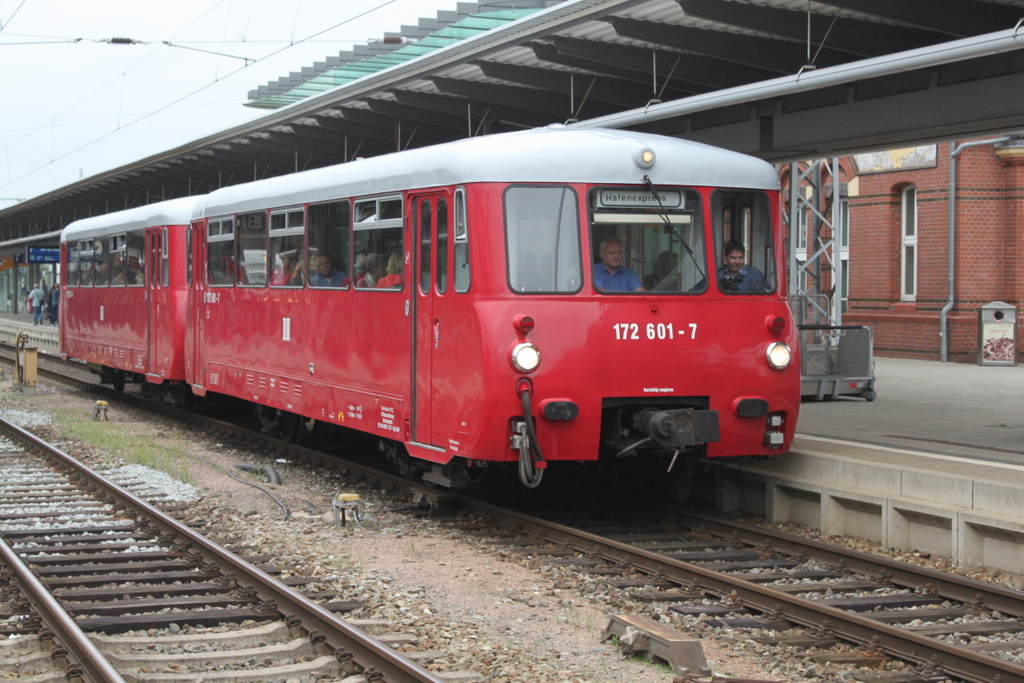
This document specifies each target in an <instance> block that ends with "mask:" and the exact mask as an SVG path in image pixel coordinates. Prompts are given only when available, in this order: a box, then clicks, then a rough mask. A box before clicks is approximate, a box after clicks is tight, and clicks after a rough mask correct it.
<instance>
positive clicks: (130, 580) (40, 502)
mask: <svg viewBox="0 0 1024 683" xmlns="http://www.w3.org/2000/svg"><path fill="white" fill-rule="evenodd" d="M0 444H2V446H3V448H2V450H0V466H2V468H3V471H4V473H5V476H4V480H3V482H2V483H0V539H2V540H3V543H4V546H2V547H4V548H6V549H7V551H6V552H5V558H4V559H5V560H7V562H6V564H8V566H9V567H12V571H15V572H16V574H17V576H18V583H19V584H20V585H21V587H22V588H21V590H23V591H24V590H25V589H24V586H26V585H28V586H33V587H34V588H33V593H32V594H31V596H30V600H29V601H30V602H31V603H32V605H33V606H34V607H36V609H37V610H39V609H40V605H44V606H45V607H44V609H45V610H46V611H45V612H44V613H43V614H42V621H43V622H44V623H46V624H48V625H51V624H57V626H51V628H53V630H54V631H56V632H57V633H56V637H57V639H58V640H59V641H60V642H61V643H63V644H64V645H65V647H67V649H68V651H69V652H70V654H71V658H72V660H73V663H74V664H75V665H76V666H79V667H80V669H81V670H82V671H83V673H84V674H85V675H86V676H87V679H88V680H91V681H97V682H98V681H120V680H125V681H148V680H153V681H156V680H160V681H173V680H181V681H190V682H191V681H195V680H196V679H200V680H204V681H216V680H224V681H228V680H230V681H265V682H270V681H281V682H282V683H283V682H284V681H287V680H294V679H297V678H298V679H303V678H304V677H305V678H309V679H310V680H311V678H310V677H313V676H315V677H317V678H318V679H319V678H322V677H324V676H327V677H330V676H333V677H335V678H338V679H340V678H343V677H345V676H346V675H351V674H355V673H361V674H362V676H363V677H364V678H366V679H367V680H379V681H389V682H392V681H393V682H396V683H397V682H399V681H408V682H412V681H417V682H422V681H430V682H432V683H441V681H442V679H440V678H437V677H436V676H435V675H433V674H431V673H430V672H428V671H426V670H425V669H422V668H421V667H419V666H418V665H416V664H414V663H412V662H411V661H409V660H408V659H406V658H404V657H401V656H399V655H398V654H397V653H395V652H394V651H393V650H391V649H390V648H389V647H387V646H386V645H383V644H381V642H379V641H377V640H375V639H373V638H371V637H369V636H367V635H366V634H365V633H363V632H362V631H360V630H358V629H356V628H354V627H353V626H351V625H349V624H348V623H346V622H345V621H343V620H341V619H340V618H338V617H337V616H336V615H335V614H334V613H333V612H331V611H330V610H329V609H327V608H325V607H324V606H321V605H319V604H317V603H315V602H313V601H312V600H310V599H308V598H306V597H303V596H302V595H301V594H299V593H297V592H296V591H294V590H292V589H291V588H289V586H288V585H286V584H287V583H291V584H294V585H298V586H301V585H303V583H309V582H310V580H304V579H301V578H298V579H283V580H279V579H276V578H274V576H273V574H275V573H279V572H280V568H276V567H271V566H268V565H267V564H266V558H258V557H251V558H248V561H247V560H246V559H243V558H240V557H239V556H237V555H235V554H234V553H232V552H229V551H228V550H226V549H225V548H223V547H221V546H220V545H218V544H216V543H214V542H212V541H210V540H209V539H207V538H206V537H204V536H203V535H201V534H199V533H197V532H196V531H194V530H193V529H191V528H189V527H188V526H186V525H184V524H182V523H180V522H179V521H177V520H176V519H174V518H173V517H172V516H170V515H169V514H167V513H166V512H165V511H161V510H160V509H158V508H157V507H156V506H154V505H151V504H150V503H147V502H146V501H144V500H142V499H140V498H138V497H136V496H134V495H133V494H131V493H129V492H128V491H127V490H126V489H125V488H123V487H121V486H118V485H116V484H113V483H112V482H110V481H107V480H105V479H104V478H103V477H101V476H99V475H97V474H96V473H95V472H93V471H91V470H90V469H88V468H87V467H85V466H83V465H81V464H80V463H78V462H77V461H75V460H74V459H73V458H71V457H70V456H68V455H66V454H64V453H62V452H60V451H59V450H57V449H54V448H53V447H51V446H49V444H46V443H45V442H42V441H41V440H39V439H38V438H36V437H35V436H33V435H32V434H30V433H28V432H26V431H24V430H22V429H20V428H18V427H16V426H14V425H12V424H10V423H8V422H6V421H2V420H0ZM254 562H258V563H261V564H262V566H261V567H257V566H255V565H254V564H253V563H254ZM18 565H21V566H22V569H21V570H18V569H14V567H16V566H18ZM26 568H27V569H29V570H30V571H27V572H26ZM318 597H321V598H324V597H326V598H330V597H331V596H318ZM186 631H187V632H186ZM83 633H84V634H86V635H87V637H85V636H83V635H82V634H83ZM101 652H102V655H101Z"/></svg>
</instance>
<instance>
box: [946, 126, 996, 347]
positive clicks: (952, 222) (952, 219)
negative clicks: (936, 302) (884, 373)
mask: <svg viewBox="0 0 1024 683" xmlns="http://www.w3.org/2000/svg"><path fill="white" fill-rule="evenodd" d="M1012 139H1013V138H1012V137H1010V136H1008V135H1004V136H1003V137H1001V138H992V139H991V140H972V141H971V142H965V143H963V144H962V145H957V144H956V140H953V141H952V142H951V143H949V202H948V204H949V229H948V231H949V235H948V237H947V240H948V241H949V257H948V259H947V265H946V267H947V273H946V282H947V284H946V287H947V289H948V294H947V296H946V305H945V306H943V307H942V311H940V312H939V338H940V339H941V342H942V345H941V349H942V357H941V359H942V362H943V363H948V362H949V312H950V311H951V310H953V303H954V302H955V300H956V269H955V268H954V266H955V264H956V261H955V259H954V257H955V256H956V254H955V249H956V158H957V157H958V156H960V152H962V151H964V150H965V149H967V148H969V147H981V146H982V145H998V144H999V143H1000V142H1009V141H1010V140H1012Z"/></svg>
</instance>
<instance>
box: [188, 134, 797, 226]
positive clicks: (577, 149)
mask: <svg viewBox="0 0 1024 683" xmlns="http://www.w3.org/2000/svg"><path fill="white" fill-rule="evenodd" d="M647 148H649V149H651V150H653V151H654V153H655V155H656V160H655V163H654V165H653V167H651V168H649V169H644V168H641V167H640V166H639V165H637V163H636V161H635V159H637V158H639V154H640V152H641V151H642V150H644V149H647ZM645 173H646V174H649V175H650V177H651V180H652V181H653V182H654V183H655V185H658V186H668V185H687V186H694V185H702V186H716V187H735V188H752V189H778V187H779V177H778V174H777V173H776V172H775V169H774V168H773V167H772V166H771V165H770V164H768V163H766V162H764V161H761V160H760V159H756V158H754V157H750V156H747V155H744V154H738V153H736V152H730V151H728V150H723V149H719V148H717V147H710V146H708V145H703V144H700V143H697V142H690V141H687V140H680V139H678V138H671V137H665V136H661V135H651V134H648V133H637V132H633V131H624V130H611V129H587V130H579V129H569V128H566V127H565V126H560V125H556V126H548V127H546V128H539V129H534V130H529V131H521V132H516V133H504V134H500V135H487V136H483V137H477V138H468V139H465V140H459V141H457V142H450V143H447V144H443V145H437V146H433V147H423V148H420V149H415V150H409V151H406V152H395V153H393V154H385V155H383V156H378V157H372V158H369V159H361V160H357V161H352V162H349V163H347V164H338V165H336V166H329V167H326V168H318V169H314V170H311V171H303V172H301V173H294V174H291V175H287V176H280V177H276V178H268V179H267V180H259V181H255V182H251V183H245V184H242V185H233V186H231V187H225V188H222V189H220V190H216V191H214V192H211V193H210V194H208V195H206V197H205V199H204V200H203V201H201V202H199V203H198V204H197V205H196V207H195V210H194V213H193V216H194V217H195V218H202V217H204V216H205V217H215V216H223V215H227V214H232V213H240V212H244V211H254V210H259V209H268V208H273V207H286V206H295V205H299V204H305V203H308V202H317V201H325V200H330V199H339V198H345V197H353V196H361V195H371V194H380V193H387V192H396V191H399V190H408V189H412V188H421V187H422V188H427V187H436V186H443V185H457V184H461V183H472V182H535V183H567V182H579V183H584V182H585V183H602V184H604V183H608V184H630V185H634V184H640V183H642V182H643V176H644V174H645Z"/></svg>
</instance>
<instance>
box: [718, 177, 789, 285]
mask: <svg viewBox="0 0 1024 683" xmlns="http://www.w3.org/2000/svg"><path fill="white" fill-rule="evenodd" d="M711 211H712V214H713V215H714V234H715V253H716V254H719V257H720V258H721V262H720V263H719V264H718V265H717V271H716V276H715V280H716V281H717V283H718V289H719V290H720V291H721V292H723V293H725V294H771V293H773V292H774V291H775V284H776V283H775V256H774V241H773V240H772V214H771V210H770V204H769V203H768V197H767V196H766V195H765V194H764V193H763V192H754V191H737V190H717V191H715V192H714V193H712V195H711Z"/></svg>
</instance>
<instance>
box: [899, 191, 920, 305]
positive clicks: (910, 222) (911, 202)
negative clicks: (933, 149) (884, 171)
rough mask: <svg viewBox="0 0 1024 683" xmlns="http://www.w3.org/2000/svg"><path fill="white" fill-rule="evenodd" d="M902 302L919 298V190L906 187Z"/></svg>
mask: <svg viewBox="0 0 1024 683" xmlns="http://www.w3.org/2000/svg"><path fill="white" fill-rule="evenodd" d="M900 216H901V220H900V224H901V229H900V235H901V237H902V245H901V249H900V252H901V253H900V300H901V301H914V300H915V299H916V298H917V188H916V187H914V186H913V185H911V186H909V187H905V188H904V189H903V192H902V194H901V199H900Z"/></svg>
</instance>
